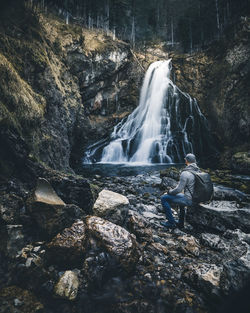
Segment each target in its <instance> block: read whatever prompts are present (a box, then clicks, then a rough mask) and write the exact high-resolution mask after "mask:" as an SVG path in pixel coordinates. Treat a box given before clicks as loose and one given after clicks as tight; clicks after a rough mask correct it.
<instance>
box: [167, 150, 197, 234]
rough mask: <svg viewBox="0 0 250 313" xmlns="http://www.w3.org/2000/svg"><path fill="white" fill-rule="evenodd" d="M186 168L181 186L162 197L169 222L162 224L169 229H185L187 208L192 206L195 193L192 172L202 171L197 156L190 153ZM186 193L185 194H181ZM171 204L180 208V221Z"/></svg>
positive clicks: (180, 182)
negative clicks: (173, 212)
mask: <svg viewBox="0 0 250 313" xmlns="http://www.w3.org/2000/svg"><path fill="white" fill-rule="evenodd" d="M185 163H186V165H187V166H186V168H185V170H184V171H182V173H181V176H180V181H179V184H178V185H177V187H176V188H174V189H170V190H169V191H168V192H167V193H164V195H163V196H161V203H162V206H163V208H164V210H165V213H166V217H167V219H168V222H162V223H161V224H162V225H163V226H165V227H167V228H175V227H179V228H183V227H184V219H185V206H191V205H192V194H193V191H194V184H195V177H194V175H193V174H192V173H190V172H189V170H190V171H197V172H198V171H200V170H199V167H198V166H197V164H196V158H195V155H193V154H192V153H189V154H187V155H186V157H185ZM182 191H184V194H183V193H181V192H182ZM171 204H176V205H178V206H179V207H180V214H179V221H176V220H175V219H174V217H173V214H172V209H171V206H170V205H171Z"/></svg>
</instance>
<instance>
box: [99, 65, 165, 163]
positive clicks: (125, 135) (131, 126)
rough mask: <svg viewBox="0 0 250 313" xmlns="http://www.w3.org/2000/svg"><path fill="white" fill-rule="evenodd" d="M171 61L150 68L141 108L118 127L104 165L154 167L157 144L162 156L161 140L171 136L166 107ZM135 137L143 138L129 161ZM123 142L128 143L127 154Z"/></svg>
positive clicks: (142, 95)
mask: <svg viewBox="0 0 250 313" xmlns="http://www.w3.org/2000/svg"><path fill="white" fill-rule="evenodd" d="M170 61H171V60H168V61H158V62H155V63H153V64H151V65H150V67H149V69H148V71H147V73H146V76H145V78H144V82H143V86H142V90H141V95H140V103H139V106H138V107H137V108H136V110H135V111H134V112H133V113H132V114H131V115H130V116H129V117H128V119H127V122H126V123H125V124H123V125H122V126H121V127H120V128H119V130H117V127H116V128H115V129H114V131H113V133H112V135H111V137H113V138H114V140H113V141H111V143H110V144H109V145H108V146H106V147H105V148H104V150H103V154H102V159H101V162H128V161H130V162H142V163H152V162H151V161H152V160H151V157H150V152H151V150H152V149H153V147H154V146H155V145H156V144H159V148H160V155H162V154H163V150H164V147H163V145H164V142H162V139H163V138H162V137H163V136H165V135H166V134H167V135H168V136H171V133H170V129H169V126H170V122H169V115H168V112H167V111H166V109H165V108H164V105H163V104H164V102H165V100H166V93H167V89H168V86H169V83H170V79H169V76H170V66H169V64H170ZM162 125H164V126H165V127H162ZM136 136H137V137H138V138H140V139H139V143H138V147H137V151H136V152H135V153H134V154H133V156H132V157H130V158H129V156H128V153H127V152H128V151H129V148H130V144H131V140H133V139H134V138H135V137H136ZM123 140H127V149H126V150H125V151H124V149H123V146H122V142H123ZM169 161H171V160H170V159H169ZM160 163H162V162H160Z"/></svg>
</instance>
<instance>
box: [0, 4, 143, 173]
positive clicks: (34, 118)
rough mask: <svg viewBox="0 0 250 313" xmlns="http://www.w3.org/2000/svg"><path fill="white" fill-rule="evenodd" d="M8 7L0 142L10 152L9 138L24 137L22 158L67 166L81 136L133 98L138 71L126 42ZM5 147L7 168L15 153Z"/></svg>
mask: <svg viewBox="0 0 250 313" xmlns="http://www.w3.org/2000/svg"><path fill="white" fill-rule="evenodd" d="M20 10H21V9H20ZM11 14H12V15H11V17H10V18H11V21H12V22H10V23H9V25H8V21H3V23H2V27H1V29H0V77H1V78H0V79H1V84H0V89H1V97H0V110H1V111H0V112H1V118H0V124H1V145H2V146H3V147H5V149H4V151H9V152H10V154H12V152H11V150H12V149H13V148H14V147H13V143H9V142H8V138H9V137H10V136H14V137H15V138H19V139H17V141H19V142H21V141H22V139H23V141H24V142H25V143H26V147H25V148H23V147H22V148H21V150H23V149H24V150H27V151H26V152H25V154H26V157H27V156H28V155H29V157H30V158H31V159H34V160H38V161H39V162H43V163H45V164H47V165H49V166H50V167H52V168H54V169H60V170H61V169H69V168H70V164H69V162H70V159H71V160H72V162H74V160H75V157H74V156H75V155H78V156H79V154H81V151H82V150H81V149H82V148H84V146H85V145H86V143H89V142H91V140H97V139H99V138H100V137H101V136H103V135H105V133H107V131H108V130H110V127H111V126H112V125H114V124H115V123H116V122H117V120H119V119H120V118H121V117H122V116H125V115H126V114H128V112H129V111H131V110H132V108H133V107H134V106H135V105H136V101H137V98H138V90H139V86H138V82H139V81H140V79H141V70H140V69H139V66H138V65H136V64H134V63H133V56H132V54H131V52H130V49H129V46H128V45H127V44H125V43H123V42H121V41H119V40H116V39H114V40H113V39H112V38H111V37H109V36H106V35H104V34H103V33H102V32H98V31H91V30H85V29H82V28H81V27H79V26H76V25H75V26H69V25H65V23H64V22H63V21H60V20H56V19H55V18H50V17H48V16H47V17H45V16H43V15H39V17H38V18H37V17H35V16H33V15H30V14H29V12H28V13H27V12H25V11H23V12H11ZM19 16H22V18H20V17H19ZM6 26H7V27H6ZM14 150H16V149H14ZM4 151H2V152H1V154H2V155H1V159H2V160H4V161H3V164H1V165H2V166H1V167H3V170H4V171H5V172H6V173H10V172H11V171H12V169H13V164H12V163H15V160H13V162H12V163H11V162H10V159H9V157H8V153H7V155H6V154H5V155H3V154H4ZM71 156H72V157H71Z"/></svg>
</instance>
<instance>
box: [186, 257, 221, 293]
mask: <svg viewBox="0 0 250 313" xmlns="http://www.w3.org/2000/svg"><path fill="white" fill-rule="evenodd" d="M222 271H223V267H222V266H217V265H216V264H207V263H202V264H195V265H190V266H189V267H188V270H185V271H184V272H183V277H184V278H185V279H188V280H190V282H191V283H192V284H193V286H194V287H195V288H196V289H198V290H202V291H203V292H204V293H205V294H206V295H209V296H211V295H212V296H213V295H217V296H219V294H220V279H221V274H222Z"/></svg>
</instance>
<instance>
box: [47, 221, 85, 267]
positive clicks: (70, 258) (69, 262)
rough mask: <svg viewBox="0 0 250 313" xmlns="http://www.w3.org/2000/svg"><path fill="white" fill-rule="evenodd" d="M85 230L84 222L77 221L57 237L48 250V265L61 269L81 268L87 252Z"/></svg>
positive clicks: (48, 246)
mask: <svg viewBox="0 0 250 313" xmlns="http://www.w3.org/2000/svg"><path fill="white" fill-rule="evenodd" d="M85 230H86V226H85V224H84V222H82V221H77V222H75V223H74V224H73V225H72V226H71V227H70V228H66V229H64V230H63V231H62V232H61V233H60V234H58V235H56V237H54V238H53V239H52V241H51V242H50V243H49V244H48V245H47V248H46V258H47V260H48V263H49V264H57V265H58V266H59V267H60V268H65V267H66V268H69V267H77V266H80V265H81V264H82V263H83V256H84V253H85V250H86V248H85V244H86V232H85Z"/></svg>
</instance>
